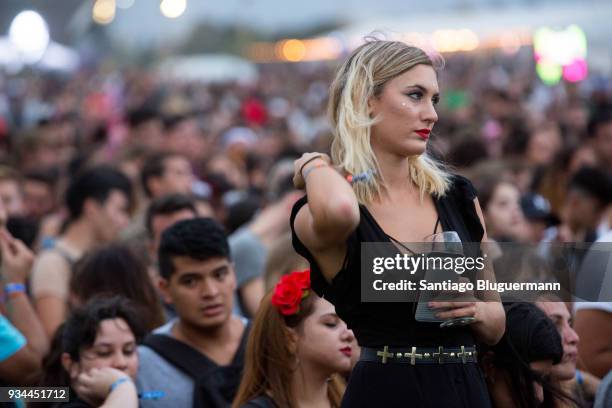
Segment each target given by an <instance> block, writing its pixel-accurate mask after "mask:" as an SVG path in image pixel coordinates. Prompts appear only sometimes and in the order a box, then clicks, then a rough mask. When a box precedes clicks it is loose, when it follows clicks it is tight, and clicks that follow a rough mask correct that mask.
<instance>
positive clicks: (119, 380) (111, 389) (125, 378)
mask: <svg viewBox="0 0 612 408" xmlns="http://www.w3.org/2000/svg"><path fill="white" fill-rule="evenodd" d="M128 381H131V380H130V378H129V377H121V378H120V379H118V380H117V381H115V382H114V383H112V384H111V386H110V392H113V391H114V390H115V388H117V387H118V386H120V385H121V384H123V383H124V382H128Z"/></svg>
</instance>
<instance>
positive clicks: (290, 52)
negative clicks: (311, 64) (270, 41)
mask: <svg viewBox="0 0 612 408" xmlns="http://www.w3.org/2000/svg"><path fill="white" fill-rule="evenodd" d="M280 49H281V55H282V57H283V58H284V59H286V60H287V61H291V62H297V61H301V60H303V59H304V57H305V56H306V46H305V45H304V43H303V42H302V41H300V40H295V39H292V40H287V41H283V42H282V45H281V47H280Z"/></svg>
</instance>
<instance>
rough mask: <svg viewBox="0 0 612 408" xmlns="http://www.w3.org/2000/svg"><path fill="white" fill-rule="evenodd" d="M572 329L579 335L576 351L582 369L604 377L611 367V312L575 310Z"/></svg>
mask: <svg viewBox="0 0 612 408" xmlns="http://www.w3.org/2000/svg"><path fill="white" fill-rule="evenodd" d="M574 330H576V333H578V336H580V344H578V353H579V355H580V362H581V363H582V364H583V365H584V369H585V370H586V371H588V372H590V373H592V374H594V375H595V376H597V377H599V378H602V377H604V376H605V375H606V374H607V373H608V371H610V370H611V369H612V313H609V312H607V311H605V310H598V309H580V310H578V311H577V312H576V318H575V320H574Z"/></svg>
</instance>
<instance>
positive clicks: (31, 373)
mask: <svg viewBox="0 0 612 408" xmlns="http://www.w3.org/2000/svg"><path fill="white" fill-rule="evenodd" d="M41 369H42V357H41V356H40V355H39V354H38V353H37V352H36V351H34V350H32V348H31V347H28V345H27V344H26V345H25V346H23V347H22V348H21V349H20V350H19V351H17V352H16V353H15V354H13V355H12V356H10V357H9V358H7V359H6V360H4V361H2V362H0V378H1V379H2V381H3V382H5V383H7V384H10V385H24V386H25V385H34V384H36V381H37V380H38V376H39V375H40V372H41Z"/></svg>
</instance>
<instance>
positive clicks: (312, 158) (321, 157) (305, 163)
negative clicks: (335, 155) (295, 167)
mask: <svg viewBox="0 0 612 408" xmlns="http://www.w3.org/2000/svg"><path fill="white" fill-rule="evenodd" d="M316 159H323V156H322V155H320V154H318V155H316V156H314V157H311V158H310V159H308V160H306V161H305V162H304V164H302V167H300V175H301V176H302V178H304V174H302V171H304V167H306V165H307V164H308V163H310V162H311V161H313V160H316Z"/></svg>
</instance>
